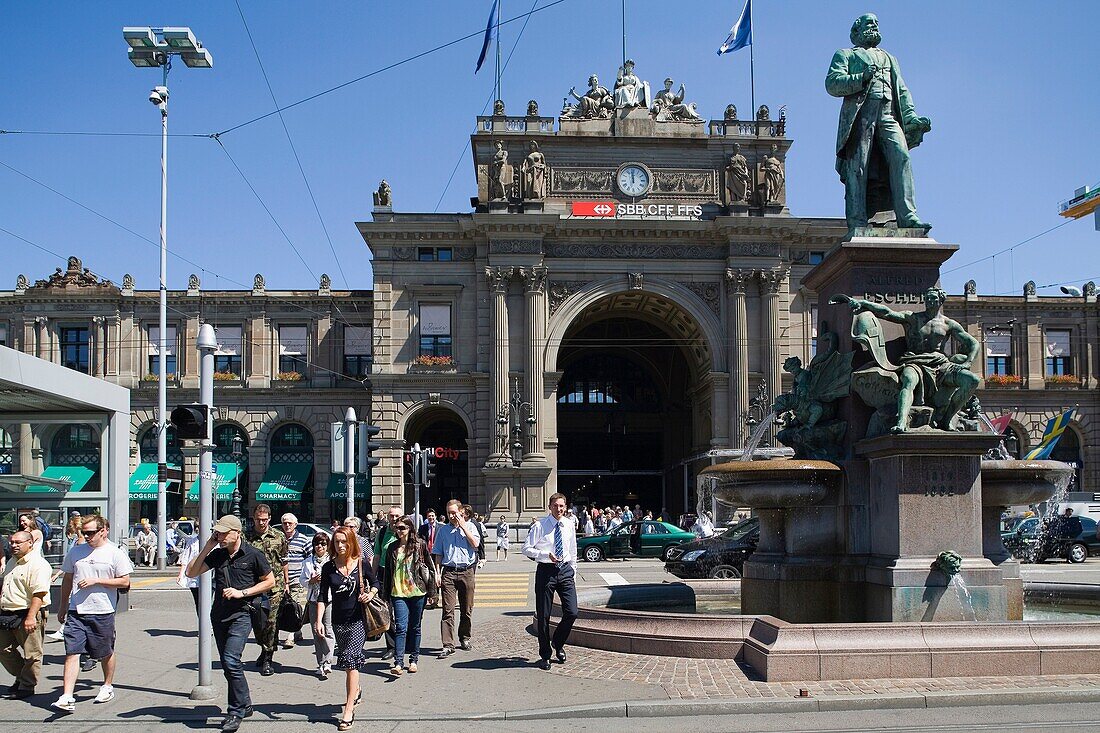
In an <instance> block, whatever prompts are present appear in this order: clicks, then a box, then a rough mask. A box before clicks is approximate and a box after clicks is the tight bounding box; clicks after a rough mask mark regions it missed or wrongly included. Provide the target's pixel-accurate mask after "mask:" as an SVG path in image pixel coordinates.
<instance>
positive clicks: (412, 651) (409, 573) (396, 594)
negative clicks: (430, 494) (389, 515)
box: [382, 517, 435, 677]
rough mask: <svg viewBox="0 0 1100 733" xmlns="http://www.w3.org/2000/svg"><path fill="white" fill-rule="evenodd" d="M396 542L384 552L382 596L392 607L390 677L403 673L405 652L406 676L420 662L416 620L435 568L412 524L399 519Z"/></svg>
mask: <svg viewBox="0 0 1100 733" xmlns="http://www.w3.org/2000/svg"><path fill="white" fill-rule="evenodd" d="M394 532H395V533H396V534H397V540H396V541H395V542H394V543H393V544H391V545H390V549H389V551H388V552H387V553H386V555H387V556H386V568H385V571H386V579H385V583H383V585H382V593H383V594H384V595H385V596H386V597H387V598H389V600H390V603H391V604H392V605H393V630H394V657H393V666H392V667H390V674H392V675H394V676H395V677H397V676H400V675H402V674H404V672H405V666H404V661H405V650H406V648H407V649H408V651H409V668H408V669H409V674H412V673H414V672H416V663H417V662H419V661H420V620H421V618H423V615H424V601H425V599H426V598H427V591H428V587H427V582H428V581H427V578H426V577H424V576H423V573H424V571H423V570H422V569H421V568H424V567H426V568H427V569H428V570H427V573H430V574H433V575H434V573H435V565H433V564H432V558H431V556H430V555H429V554H428V545H427V543H426V542H424V541H423V540H422V539H420V537H419V536H417V534H416V530H415V529H414V528H413V522H412V520H411V519H409V518H408V517H402V518H401V519H400V520H399V521H398V523H397V524H396V525H395V526H394Z"/></svg>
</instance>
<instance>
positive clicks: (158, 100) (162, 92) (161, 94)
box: [149, 87, 168, 107]
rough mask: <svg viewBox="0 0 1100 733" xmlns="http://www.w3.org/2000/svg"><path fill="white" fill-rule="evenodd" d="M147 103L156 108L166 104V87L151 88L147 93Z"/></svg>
mask: <svg viewBox="0 0 1100 733" xmlns="http://www.w3.org/2000/svg"><path fill="white" fill-rule="evenodd" d="M149 101H150V102H152V103H153V104H155V105H157V106H158V107H159V106H160V105H162V104H167V103H168V87H153V91H151V92H149Z"/></svg>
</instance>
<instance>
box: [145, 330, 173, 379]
mask: <svg viewBox="0 0 1100 733" xmlns="http://www.w3.org/2000/svg"><path fill="white" fill-rule="evenodd" d="M165 334H166V335H167V343H166V345H165V348H164V369H165V371H166V372H167V373H168V378H169V379H175V378H176V327H175V326H168V327H167V328H166V329H165ZM159 349H160V326H149V373H150V374H154V375H159V374H160V358H159V357H160V354H159Z"/></svg>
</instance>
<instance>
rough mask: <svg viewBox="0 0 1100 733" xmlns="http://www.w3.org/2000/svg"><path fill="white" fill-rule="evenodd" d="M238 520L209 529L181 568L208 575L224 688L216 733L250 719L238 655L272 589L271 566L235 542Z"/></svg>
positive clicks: (225, 520)
mask: <svg viewBox="0 0 1100 733" xmlns="http://www.w3.org/2000/svg"><path fill="white" fill-rule="evenodd" d="M241 534H242V528H241V520H240V519H239V518H237V517H235V516H233V515H232V514H227V515H226V516H224V517H222V518H221V519H219V520H218V521H217V522H216V523H215V524H214V533H213V535H211V537H210V539H209V540H208V541H207V543H206V545H205V546H204V547H203V548H202V549H201V550H200V551H199V554H198V555H196V556H195V559H193V560H192V561H191V562H190V563H189V564H188V565H187V577H189V578H197V577H199V576H200V575H202V574H203V573H205V572H207V571H208V570H214V571H215V572H214V605H213V607H212V608H211V609H210V621H211V623H212V625H213V627H214V642H215V643H216V644H217V645H218V655H219V656H220V657H221V663H222V672H223V673H224V674H225V681H226V683H227V684H228V686H229V705H228V707H227V709H226V716H225V720H223V721H222V730H223V731H227V732H230V733H231V732H232V731H235V730H237V729H238V728H240V727H241V720H242V719H243V718H247V717H248V716H249V715H252V697H251V695H250V694H249V691H248V681H247V680H246V679H245V677H244V665H243V664H242V663H241V655H242V654H243V653H244V645H245V642H247V641H248V633H249V631H251V630H252V615H253V614H255V613H258V612H259V611H260V609H261V606H262V605H263V604H265V603H266V602H267V598H266V596H265V594H266V593H267V592H268V591H269V590H271V588H272V586H274V585H275V575H274V573H272V572H271V565H270V564H269V563H268V562H267V558H265V557H264V556H263V553H261V552H260V551H259V550H257V549H255V548H254V547H252V546H251V545H250V544H248V543H247V542H242V541H241Z"/></svg>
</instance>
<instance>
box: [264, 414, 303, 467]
mask: <svg viewBox="0 0 1100 733" xmlns="http://www.w3.org/2000/svg"><path fill="white" fill-rule="evenodd" d="M271 462H272V463H312V462H313V435H312V434H311V433H310V432H309V430H308V429H307V428H306V426H305V425H299V424H297V423H290V424H288V425H283V426H281V427H279V428H278V429H277V430H276V431H275V432H274V434H272V436H271Z"/></svg>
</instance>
